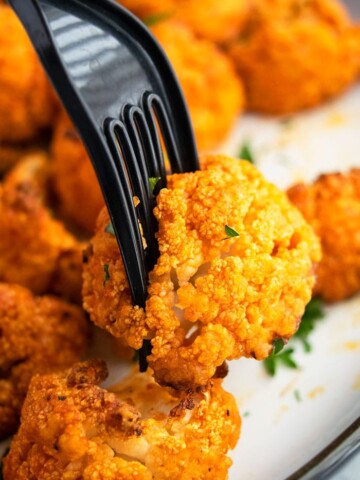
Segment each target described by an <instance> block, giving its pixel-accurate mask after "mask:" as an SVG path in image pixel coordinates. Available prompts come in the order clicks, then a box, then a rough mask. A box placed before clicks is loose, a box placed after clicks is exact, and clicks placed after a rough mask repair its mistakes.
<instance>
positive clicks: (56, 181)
mask: <svg viewBox="0 0 360 480" xmlns="http://www.w3.org/2000/svg"><path fill="white" fill-rule="evenodd" d="M50 150H51V178H52V185H53V188H54V191H55V193H56V195H57V198H58V201H59V208H60V210H61V212H62V214H63V216H64V217H65V218H67V219H68V220H70V221H72V222H73V223H75V224H76V225H77V226H78V227H80V228H82V229H84V230H86V231H88V232H91V233H93V231H94V228H95V223H96V218H97V216H98V214H99V212H100V210H101V208H102V207H103V206H104V200H103V196H102V193H101V190H100V186H99V183H98V180H97V177H96V175H95V172H94V169H93V166H92V164H91V161H90V159H89V156H88V154H87V151H86V150H85V147H84V145H83V143H82V141H81V139H80V136H79V134H78V133H77V131H76V129H75V127H74V126H73V124H72V123H71V121H70V119H69V118H68V116H67V115H66V114H65V113H64V112H62V114H61V115H60V116H59V119H58V121H57V123H56V125H55V129H54V135H53V138H52V141H51V146H50Z"/></svg>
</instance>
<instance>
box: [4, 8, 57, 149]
mask: <svg viewBox="0 0 360 480" xmlns="http://www.w3.org/2000/svg"><path fill="white" fill-rule="evenodd" d="M0 25H1V29H0V143H3V142H18V141H23V140H30V139H32V138H35V137H37V136H38V135H39V133H40V132H41V130H43V129H44V128H46V127H49V126H50V125H51V123H52V120H53V115H54V113H55V110H56V101H55V94H54V93H53V90H52V87H51V86H50V83H49V82H48V80H47V77H46V75H45V73H44V71H43V68H42V66H41V65H40V62H39V60H38V58H37V56H36V53H35V51H34V49H33V47H32V45H31V43H30V41H29V39H28V36H27V34H26V32H25V30H24V29H23V27H22V25H21V23H20V22H19V20H18V18H17V17H16V15H15V13H14V12H13V11H12V9H11V8H10V7H9V6H8V5H1V4H0Z"/></svg>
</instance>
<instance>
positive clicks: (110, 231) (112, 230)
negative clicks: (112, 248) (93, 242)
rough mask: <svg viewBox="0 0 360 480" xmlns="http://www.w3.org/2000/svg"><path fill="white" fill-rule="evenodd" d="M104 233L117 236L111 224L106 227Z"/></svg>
mask: <svg viewBox="0 0 360 480" xmlns="http://www.w3.org/2000/svg"><path fill="white" fill-rule="evenodd" d="M104 231H105V232H106V233H111V235H115V230H114V227H113V224H112V223H111V222H110V223H108V224H107V225H106V227H105V229H104Z"/></svg>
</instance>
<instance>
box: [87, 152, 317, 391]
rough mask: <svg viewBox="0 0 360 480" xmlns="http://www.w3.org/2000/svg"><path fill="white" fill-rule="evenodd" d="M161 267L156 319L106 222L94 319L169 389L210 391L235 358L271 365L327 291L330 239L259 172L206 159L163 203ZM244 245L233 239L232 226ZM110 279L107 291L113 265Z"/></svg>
mask: <svg viewBox="0 0 360 480" xmlns="http://www.w3.org/2000/svg"><path fill="white" fill-rule="evenodd" d="M154 213H155V216H156V218H157V220H158V222H159V231H158V234H157V238H158V242H159V249H160V257H159V258H158V261H157V263H156V265H155V267H154V269H153V271H152V272H151V273H150V280H149V287H148V294H149V296H148V300H147V302H146V307H145V310H143V309H142V308H139V307H137V306H135V307H133V306H132V304H131V298H130V293H129V288H128V283H127V279H126V275H125V272H124V268H123V264H122V261H121V257H120V253H119V251H118V247H117V243H116V240H115V237H114V236H113V235H111V234H109V233H107V232H106V231H105V227H106V225H107V224H108V223H109V217H108V214H107V212H106V211H105V210H104V211H102V213H101V214H100V216H99V219H98V225H97V232H96V235H95V237H94V238H93V239H92V241H91V244H90V247H89V250H88V252H87V263H86V264H85V266H84V277H83V278H84V282H83V300H84V308H85V309H86V310H87V311H88V312H89V314H90V317H91V319H92V321H93V322H94V323H95V324H97V325H98V326H100V327H102V328H105V329H106V330H107V331H109V332H110V333H111V334H112V335H114V336H117V337H123V338H125V339H126V341H127V342H128V343H129V345H130V346H131V347H133V348H135V349H138V348H140V347H141V345H142V340H143V339H144V338H147V339H151V343H152V346H153V349H152V354H151V356H150V357H148V360H149V364H150V366H151V368H153V370H154V372H155V378H156V380H157V381H158V382H160V383H161V384H166V385H171V386H174V387H176V388H180V389H181V388H187V387H188V386H189V385H204V384H206V382H207V381H208V379H209V378H210V377H212V376H213V375H214V374H215V371H216V368H217V367H219V366H220V365H222V364H223V362H224V361H225V360H226V359H234V358H239V357H242V356H246V357H255V358H257V359H259V360H262V359H264V358H265V357H267V356H268V355H269V354H270V352H271V351H272V345H273V341H274V340H275V339H277V338H283V339H284V340H285V341H286V340H287V339H289V338H290V337H291V335H293V334H294V333H295V332H296V330H297V328H298V323H299V319H300V318H301V316H302V314H303V312H304V308H305V305H306V304H307V303H308V301H309V300H310V297H311V290H312V287H313V284H314V281H315V277H314V264H315V263H316V262H317V261H318V260H319V258H320V247H319V243H318V240H317V238H316V236H315V234H314V233H313V231H312V229H311V227H310V226H309V225H308V224H307V223H306V222H305V221H304V219H303V217H302V216H301V214H300V213H299V212H298V210H297V209H295V208H294V207H293V206H292V205H291V204H290V202H289V201H288V199H287V198H286V194H284V193H283V192H281V191H280V190H278V189H277V188H276V187H275V186H273V185H271V184H269V183H268V182H266V181H265V179H264V178H263V177H262V175H261V174H260V173H259V172H258V171H257V170H256V168H255V167H254V166H252V165H251V164H250V163H249V162H246V161H239V160H237V159H231V158H226V157H223V156H208V157H206V158H204V159H203V162H202V170H200V171H197V172H194V173H185V174H178V175H171V176H170V177H168V187H167V188H164V189H162V190H161V191H160V193H159V195H158V196H157V206H156V208H155V210H154ZM226 225H227V226H229V227H231V228H233V229H234V230H235V231H236V232H237V233H238V236H237V237H236V238H228V239H224V238H225V237H226V233H225V226H226ZM105 264H106V265H107V269H108V273H109V277H110V278H108V279H107V281H106V282H104V265H105Z"/></svg>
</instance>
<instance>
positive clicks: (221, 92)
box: [151, 20, 245, 151]
mask: <svg viewBox="0 0 360 480" xmlns="http://www.w3.org/2000/svg"><path fill="white" fill-rule="evenodd" d="M151 30H152V33H153V34H154V35H155V37H156V38H157V39H158V40H159V42H160V43H161V45H162V47H163V48H164V50H165V53H166V54H167V55H168V57H169V60H170V62H171V64H172V66H173V67H174V70H175V73H176V75H177V76H178V79H179V82H180V85H181V87H182V89H183V91H184V95H185V99H186V102H187V105H188V108H189V113H190V117H191V120H192V123H193V127H194V132H195V138H196V141H197V145H198V148H199V150H200V151H207V150H209V149H211V148H214V147H216V146H218V145H219V143H220V142H221V141H223V140H224V138H225V137H226V135H227V134H228V132H229V131H230V130H231V128H232V127H233V125H234V124H235V121H236V119H237V117H238V116H239V115H240V113H241V112H242V110H243V108H244V103H245V100H244V91H243V85H242V83H241V81H240V79H239V78H237V75H236V73H235V69H234V66H233V65H232V63H231V61H230V59H229V58H228V57H227V56H226V55H225V54H224V53H223V52H222V51H220V50H219V49H218V48H217V47H216V46H215V45H214V44H212V43H211V42H209V41H207V40H202V39H199V38H196V36H195V35H194V34H193V32H192V31H191V30H190V29H189V28H188V27H187V26H186V25H184V24H181V23H179V22H176V21H174V20H166V21H162V22H159V23H157V24H156V25H155V26H154V27H152V28H151Z"/></svg>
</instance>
